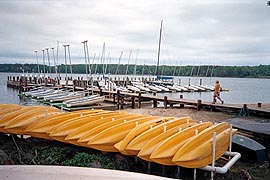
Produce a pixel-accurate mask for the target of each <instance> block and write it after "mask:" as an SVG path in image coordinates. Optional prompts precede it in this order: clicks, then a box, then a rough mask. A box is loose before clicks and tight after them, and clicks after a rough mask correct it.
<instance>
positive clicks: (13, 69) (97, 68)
mask: <svg viewBox="0 0 270 180" xmlns="http://www.w3.org/2000/svg"><path fill="white" fill-rule="evenodd" d="M89 67H91V73H92V74H103V72H106V73H105V74H113V75H115V73H116V72H118V73H117V75H121V74H122V75H124V74H126V73H125V72H126V70H127V64H119V65H117V64H106V65H105V67H104V65H103V64H90V65H87V70H88V73H89V72H90V71H89ZM135 67H136V73H135V72H134V70H135ZM103 68H105V69H103ZM39 69H40V72H42V71H44V69H45V71H46V72H50V71H51V72H52V73H54V72H55V67H54V66H50V67H49V66H47V65H45V67H44V66H43V65H41V64H39ZM57 69H58V72H59V71H60V72H61V73H65V72H66V66H65V65H64V64H61V65H58V67H57ZM155 70H156V66H155V65H136V66H135V65H134V64H129V65H128V71H127V75H134V74H136V75H139V76H142V75H147V76H149V75H152V76H154V75H155ZM67 71H68V72H67V73H70V69H69V65H68V68H67ZM0 72H5V73H23V72H25V73H26V72H28V73H29V74H30V73H32V74H33V73H35V74H36V73H37V72H38V65H37V64H0ZM72 72H73V73H74V74H85V73H86V65H85V64H72ZM159 74H161V75H164V76H185V77H226V78H261V79H269V78H270V65H259V66H213V65H201V66H190V65H187V66H167V65H161V66H159Z"/></svg>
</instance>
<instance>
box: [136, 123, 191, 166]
mask: <svg viewBox="0 0 270 180" xmlns="http://www.w3.org/2000/svg"><path fill="white" fill-rule="evenodd" d="M195 124H196V123H187V124H180V125H178V126H175V127H174V128H171V129H169V130H166V132H163V133H161V134H160V135H158V136H156V137H153V138H152V139H151V140H150V141H148V142H147V143H146V144H145V145H144V146H143V147H142V149H141V150H140V152H139V153H138V155H137V156H138V157H139V158H141V159H143V160H146V161H150V162H151V161H152V160H151V159H150V156H151V154H152V153H153V151H154V150H155V149H156V148H157V147H158V146H159V144H160V143H162V142H163V141H164V140H165V139H167V138H168V137H170V136H172V135H174V134H175V133H177V132H179V129H181V130H184V129H186V128H188V127H191V126H193V125H195Z"/></svg>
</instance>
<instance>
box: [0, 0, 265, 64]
mask: <svg viewBox="0 0 270 180" xmlns="http://www.w3.org/2000/svg"><path fill="white" fill-rule="evenodd" d="M269 15H270V9H269V7H267V6H266V2H265V1H263V0H260V1H258V0H237V1H235V0H222V1H214V0H205V1H199V0H190V1H179V0H167V1H165V0H149V1H143V0H137V1H135V0H111V1H108V0H91V1H86V0H79V1H71V0H67V1H64V0H63V1H49V0H48V1H31V0H29V1H18V0H13V1H0V22H1V29H0V38H1V41H0V49H1V50H0V61H1V63H3V62H4V63H5V62H10V61H11V62H14V63H31V62H33V63H35V62H36V60H35V58H34V57H35V56H34V50H39V57H40V58H41V49H44V48H45V47H55V48H56V45H57V43H56V42H57V41H59V42H60V46H59V60H60V63H63V62H64V60H63V55H64V51H63V47H62V44H64V43H69V44H70V50H71V56H72V59H73V63H83V62H84V59H83V45H82V43H81V42H82V41H83V40H86V39H87V40H88V42H89V51H90V55H91V56H93V54H94V53H96V54H98V53H101V50H102V44H103V42H106V54H107V53H108V52H110V55H111V56H112V59H113V63H117V62H118V57H119V56H120V52H121V51H124V54H123V60H122V63H127V59H128V54H129V51H130V49H133V52H136V49H139V54H138V56H139V60H138V64H143V63H144V62H145V59H147V63H149V64H156V59H157V47H158V38H159V28H160V20H161V19H163V22H164V24H163V25H164V28H163V36H162V46H161V63H163V62H164V63H166V64H168V65H170V64H175V62H178V63H179V61H182V62H183V64H194V63H195V64H199V63H201V64H209V63H210V64H213V63H215V64H218V65H257V64H269V51H270V50H269V49H270V47H269V44H270V43H269V40H270V38H269V37H270V32H269V26H270V22H269V21H270V19H269V18H268V17H269ZM135 58H136V53H133V54H132V62H133V61H134V62H135Z"/></svg>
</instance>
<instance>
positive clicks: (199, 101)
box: [197, 99, 202, 111]
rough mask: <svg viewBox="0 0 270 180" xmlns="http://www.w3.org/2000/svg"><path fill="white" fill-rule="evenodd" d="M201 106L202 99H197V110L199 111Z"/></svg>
mask: <svg viewBox="0 0 270 180" xmlns="http://www.w3.org/2000/svg"><path fill="white" fill-rule="evenodd" d="M201 107H202V100H200V99H199V100H198V101H197V110H198V111H199V110H200V109H201Z"/></svg>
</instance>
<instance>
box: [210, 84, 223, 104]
mask: <svg viewBox="0 0 270 180" xmlns="http://www.w3.org/2000/svg"><path fill="white" fill-rule="evenodd" d="M216 98H217V99H218V100H220V102H221V104H224V101H223V100H222V99H221V98H220V84H219V81H218V80H217V81H216V85H215V91H214V98H213V102H212V103H213V104H215V103H216V102H217V99H216Z"/></svg>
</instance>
